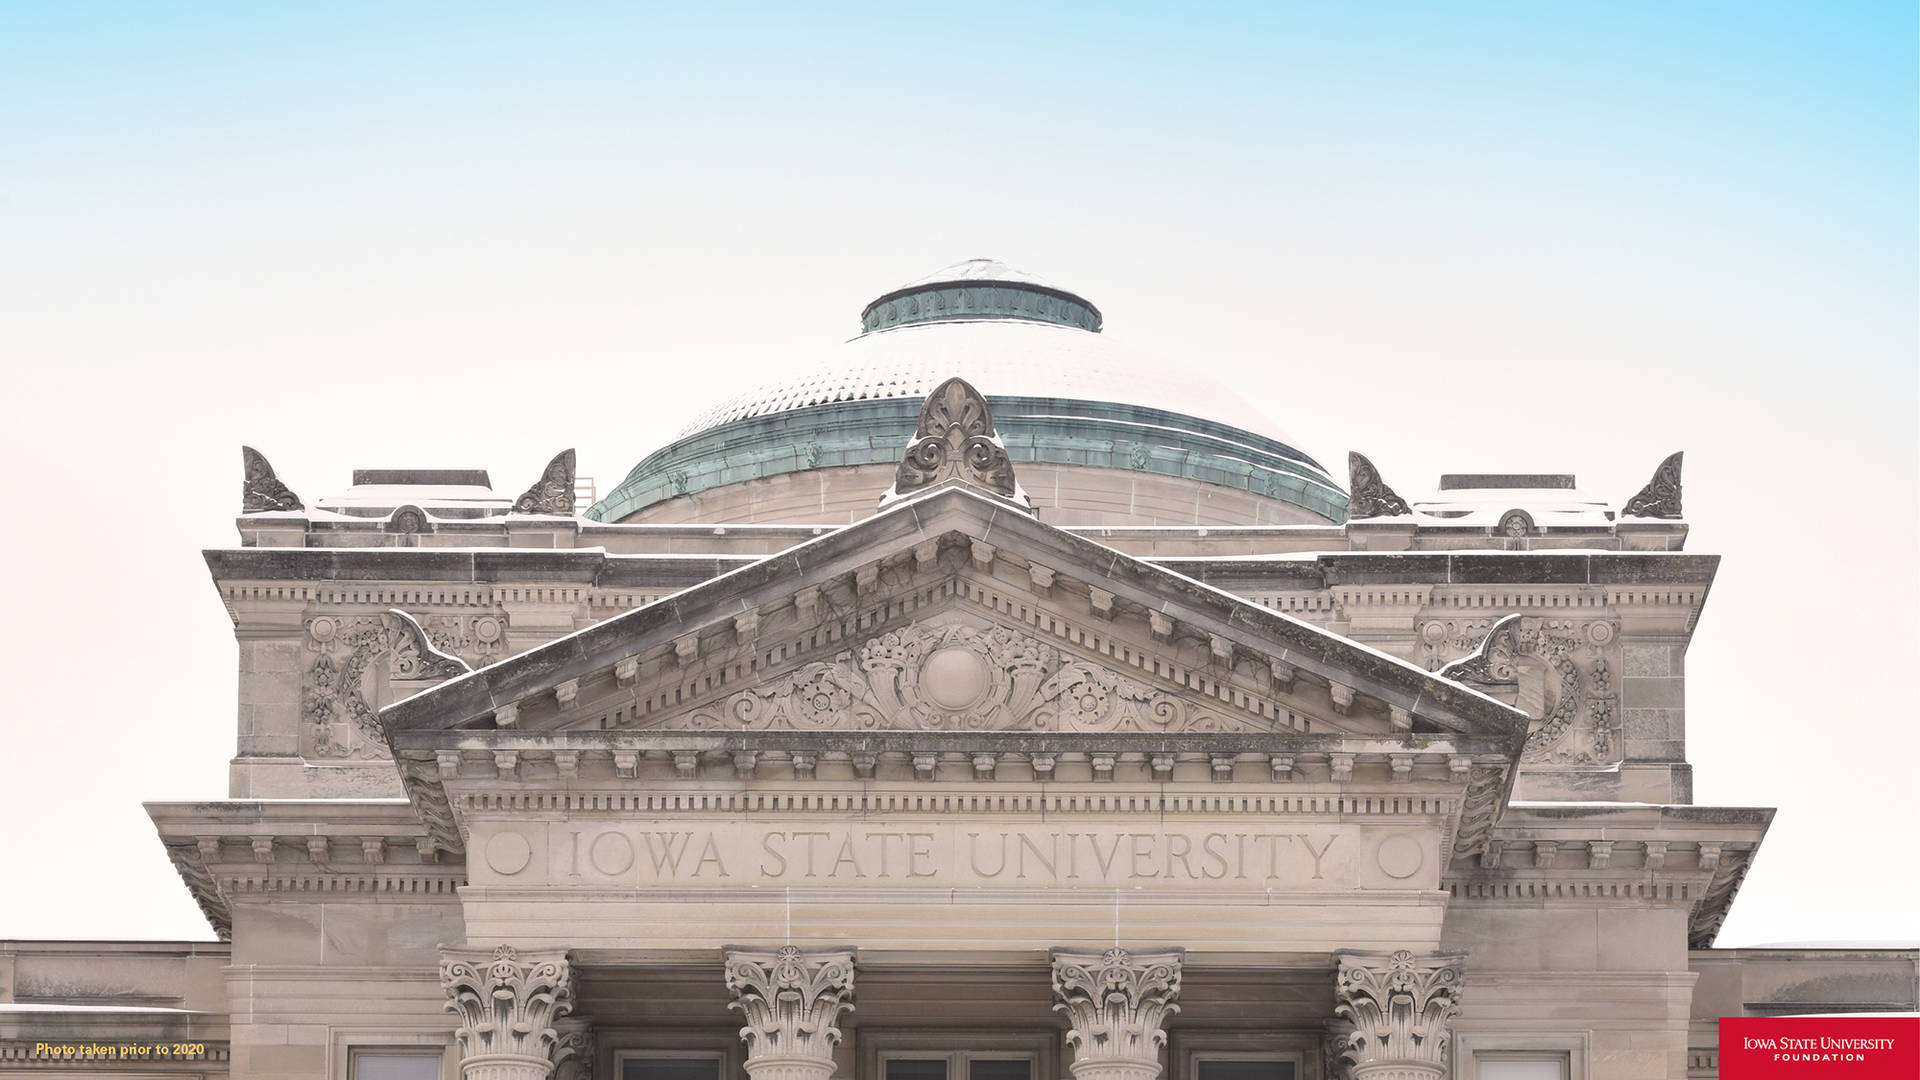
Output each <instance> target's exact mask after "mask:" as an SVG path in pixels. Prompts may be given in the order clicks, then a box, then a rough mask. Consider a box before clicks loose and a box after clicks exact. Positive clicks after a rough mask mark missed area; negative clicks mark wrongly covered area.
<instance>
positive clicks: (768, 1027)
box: [726, 945, 854, 1080]
mask: <svg viewBox="0 0 1920 1080" xmlns="http://www.w3.org/2000/svg"><path fill="white" fill-rule="evenodd" d="M853 976H854V964H853V951H852V950H851V949H821V950H809V949H802V948H799V947H798V946H794V945H783V946H781V947H780V948H779V949H777V950H774V951H772V952H765V951H760V950H754V949H740V948H729V949H727V950H726V981H727V991H728V993H730V994H731V995H732V998H733V1000H732V1001H730V1002H728V1005H727V1007H728V1008H731V1009H738V1010H739V1011H740V1013H741V1016H742V1017H743V1018H744V1019H745V1020H746V1024H745V1026H743V1027H741V1029H740V1038H741V1039H742V1040H744V1041H745V1042H746V1045H747V1063H746V1064H747V1074H748V1076H750V1077H752V1078H753V1080H827V1077H829V1076H831V1075H832V1074H833V1049H834V1047H836V1046H838V1045H840V1026H839V1022H840V1014H841V1013H843V1012H845V1011H847V1010H848V1009H851V1008H853Z"/></svg>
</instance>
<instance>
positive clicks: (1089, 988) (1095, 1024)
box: [1053, 946, 1182, 1080]
mask: <svg viewBox="0 0 1920 1080" xmlns="http://www.w3.org/2000/svg"><path fill="white" fill-rule="evenodd" d="M1181 955H1182V950H1179V949H1169V950H1165V951H1161V952H1152V953H1138V954H1135V953H1130V952H1128V951H1127V950H1125V949H1122V948H1119V947H1117V946H1116V947H1114V948H1111V949H1107V950H1105V951H1104V952H1075V951H1071V950H1067V949H1055V950H1054V951H1053V998H1054V1002H1053V1008H1054V1011H1055V1012H1062V1013H1065V1014H1066V1015H1067V1021H1068V1023H1070V1024H1071V1025H1072V1030H1070V1031H1068V1032H1067V1045H1068V1046H1069V1047H1071V1048H1072V1049H1073V1066H1072V1069H1073V1076H1074V1080H1154V1078H1155V1077H1157V1076H1159V1075H1160V1048H1161V1047H1163V1046H1165V1045H1166V1044H1167V1033H1166V1029H1165V1028H1164V1027H1163V1026H1162V1025H1163V1024H1164V1022H1165V1021H1166V1018H1167V1017H1168V1016H1170V1015H1172V1014H1174V1013H1177V1012H1179V1011H1180V1004H1179V999H1180V959H1181Z"/></svg>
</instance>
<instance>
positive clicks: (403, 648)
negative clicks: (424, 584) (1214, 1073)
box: [387, 608, 473, 679]
mask: <svg viewBox="0 0 1920 1080" xmlns="http://www.w3.org/2000/svg"><path fill="white" fill-rule="evenodd" d="M387 640H388V645H387V647H388V648H389V649H391V650H392V664H393V673H394V675H395V676H396V677H397V678H402V679H451V678H453V677H455V676H457V675H465V674H466V673H467V672H469V671H472V670H473V669H472V668H471V667H468V666H467V662H466V661H465V660H462V659H460V658H459V657H457V656H455V655H453V654H452V653H447V652H442V651H441V650H440V649H439V648H438V647H436V646H435V645H434V643H433V639H432V638H429V637H428V636H427V631H426V628H425V627H423V626H421V625H420V623H419V621H418V620H416V619H415V618H414V617H413V616H411V615H409V614H407V613H406V612H404V611H401V610H400V609H399V608H388V609H387Z"/></svg>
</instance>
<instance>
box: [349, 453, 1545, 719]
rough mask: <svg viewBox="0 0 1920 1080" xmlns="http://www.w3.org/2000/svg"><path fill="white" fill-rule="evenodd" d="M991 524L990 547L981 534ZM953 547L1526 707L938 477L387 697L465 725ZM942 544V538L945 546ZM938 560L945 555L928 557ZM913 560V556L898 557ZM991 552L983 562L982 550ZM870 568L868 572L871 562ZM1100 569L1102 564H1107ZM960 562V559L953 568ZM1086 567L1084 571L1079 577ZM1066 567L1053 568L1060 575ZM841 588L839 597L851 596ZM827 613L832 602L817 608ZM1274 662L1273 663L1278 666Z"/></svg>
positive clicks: (1119, 603)
mask: <svg viewBox="0 0 1920 1080" xmlns="http://www.w3.org/2000/svg"><path fill="white" fill-rule="evenodd" d="M982 536H992V537H994V543H993V544H991V545H989V544H986V543H984V542H982V541H981V540H980V539H978V538H979V537H982ZM930 541H931V542H934V543H935V544H937V545H940V546H944V547H949V548H951V547H953V546H956V545H971V548H972V558H973V559H974V560H975V561H976V562H981V563H982V565H983V566H990V565H991V564H992V562H993V561H994V560H995V559H996V558H1002V557H1004V558H1007V559H1009V560H1012V561H1015V562H1016V563H1017V565H1028V563H1029V561H1031V562H1034V563H1040V562H1044V566H1042V569H1044V570H1045V571H1046V574H1045V576H1044V579H1043V578H1042V577H1041V576H1040V575H1038V574H1037V573H1036V575H1035V580H1034V588H1035V589H1037V590H1042V591H1046V592H1049V593H1051V594H1059V595H1064V594H1065V593H1066V592H1069V591H1072V588H1070V585H1069V583H1070V582H1077V586H1074V587H1073V588H1077V589H1084V590H1086V591H1085V592H1075V593H1074V595H1076V596H1077V597H1080V596H1083V597H1085V598H1086V599H1084V600H1076V601H1075V602H1076V603H1084V604H1086V605H1087V606H1088V607H1089V608H1090V610H1091V614H1092V615H1093V616H1094V617H1096V618H1108V619H1111V618H1117V617H1120V616H1121V615H1124V614H1134V615H1135V617H1139V618H1141V619H1142V620H1143V621H1155V620H1157V622H1156V630H1158V628H1159V626H1160V625H1162V624H1164V626H1165V627H1166V628H1167V630H1166V632H1167V633H1177V632H1181V629H1180V628H1181V627H1182V626H1183V625H1184V626H1185V627H1186V632H1188V633H1195V634H1198V635H1199V636H1200V638H1201V640H1203V641H1204V640H1209V639H1213V640H1215V641H1216V642H1217V644H1216V649H1217V650H1224V652H1223V655H1226V656H1228V657H1229V658H1231V656H1232V655H1233V650H1245V651H1246V652H1247V653H1249V654H1250V655H1253V656H1257V657H1262V658H1265V659H1266V660H1267V661H1268V662H1269V663H1278V664H1279V665H1280V666H1281V667H1284V668H1285V669H1286V674H1287V675H1288V677H1289V678H1291V677H1292V676H1293V675H1294V674H1295V673H1306V674H1310V675H1312V676H1313V677H1315V678H1317V679H1324V680H1329V681H1332V682H1335V683H1343V684H1345V685H1346V686H1347V687H1348V688H1349V693H1351V691H1352V690H1362V691H1364V692H1365V693H1367V694H1369V695H1371V696H1373V697H1374V698H1377V699H1379V700H1381V701H1384V702H1385V703H1386V704H1387V705H1388V706H1391V707H1397V708H1401V709H1405V710H1408V711H1409V712H1410V713H1411V714H1412V715H1413V716H1415V717H1416V718H1423V719H1424V720H1426V721H1427V722H1432V723H1437V724H1439V725H1440V726H1442V727H1447V726H1455V725H1459V726H1473V725H1481V726H1485V727H1489V728H1493V729H1504V728H1507V727H1512V726H1517V723H1518V721H1517V720H1516V718H1517V717H1519V716H1520V715H1521V714H1519V713H1518V712H1517V711H1516V710H1511V709H1509V708H1507V707H1505V706H1502V705H1500V704H1499V703H1497V702H1495V701H1493V700H1492V699H1490V698H1486V697H1484V696H1482V695H1478V694H1474V693H1472V692H1471V691H1467V690H1464V689H1463V688H1460V687H1458V686H1456V685H1454V684H1451V683H1447V682H1445V681H1442V680H1437V679H1434V678H1433V677H1432V676H1431V675H1429V674H1428V673H1426V672H1425V671H1423V670H1422V669H1420V668H1418V667H1415V666H1414V665H1411V664H1406V663H1404V662H1400V661H1396V660H1394V659H1392V658H1390V657H1387V656H1385V655H1384V654H1381V653H1378V652H1375V651H1373V650H1371V649H1368V648H1366V647H1364V646H1360V645H1357V644H1355V643H1352V642H1349V641H1347V640H1345V639H1343V638H1340V637H1338V636H1337V635H1332V634H1329V633H1327V632H1326V631H1323V630H1320V629H1318V628H1317V627H1314V626H1312V625H1311V624H1308V623H1303V622H1300V621H1298V620H1295V619H1293V618H1290V617H1288V616H1284V615H1280V614H1278V613H1275V612H1272V611H1268V610H1266V609H1263V608H1261V607H1258V606H1257V605H1254V604H1251V603H1249V602H1247V601H1245V600H1243V599H1241V598H1239V597H1235V596H1232V595H1230V594H1227V593H1223V592H1219V591H1217V590H1214V589H1211V588H1208V587H1206V586H1204V585H1201V584H1199V583H1196V582H1194V581H1192V580H1189V579H1186V578H1183V577H1181V576H1180V575H1178V574H1174V573H1170V572H1167V571H1165V570H1161V569H1159V568H1157V567H1155V566H1153V565H1151V564H1149V563H1146V562H1142V561H1140V560H1136V559H1132V558H1129V557H1127V556H1124V555H1120V554H1119V553H1117V552H1114V551H1113V550H1112V549H1109V548H1102V547H1100V546H1098V545H1096V544H1092V543H1089V542H1087V541H1084V540H1081V539H1080V538H1078V537H1075V536H1072V535H1071V534H1068V533H1065V532H1062V531H1061V530H1058V529H1054V528H1051V527H1049V526H1046V525H1044V524H1041V523H1039V522H1036V521H1034V520H1032V519H1030V518H1027V517H1026V516H1025V515H1022V514H1017V513H1015V512H1012V511H1009V510H1006V509H1004V508H1001V507H998V506H996V505H994V504H993V503H992V502H991V501H989V500H987V499H984V498H982V497H980V496H977V495H974V494H972V493H970V492H968V491H966V490H964V489H955V488H948V489H940V490H936V491H935V492H934V493H933V494H931V495H928V496H925V497H923V498H919V499H914V500H910V501H907V502H903V503H900V504H897V505H896V506H895V507H893V508H892V509H890V510H888V511H885V512H883V513H881V514H878V515H876V516H874V517H872V518H868V519H866V520H865V521H862V522H859V523H857V524H855V525H851V526H848V527H847V528H845V529H843V530H840V531H839V532H836V533H833V534H830V535H828V536H824V537H821V538H818V539H816V540H814V541H811V542H809V543H807V544H803V545H801V546H799V547H797V548H794V549H792V550H790V551H788V552H785V553H783V554H782V555H780V556H778V557H776V558H769V559H765V560H761V561H759V562H756V563H754V564H753V565H751V566H747V567H744V568H742V569H740V570H738V571H735V572H734V573H732V574H728V575H725V576H723V577H721V578H717V579H715V580H713V581H709V582H706V583H705V584H703V585H700V586H697V587H695V588H693V589H690V590H688V591H687V592H685V593H682V594H679V595H677V596H675V597H673V598H672V599H671V600H670V601H666V602H662V603H658V604H653V605H650V606H648V607H647V608H644V609H641V610H638V611H634V612H631V613H628V614H626V615H623V616H620V617H617V618H613V619H609V620H607V621H605V622H603V623H600V624H598V625H596V626H593V627H589V628H588V629H585V630H582V631H579V632H577V633H574V634H572V635H569V636H567V637H563V638H560V639H559V640H557V641H554V642H551V643H549V644H548V645H545V646H542V647H540V648H538V649H534V650H532V651H530V652H528V653H525V654H522V655H521V656H518V657H515V658H513V659H511V660H507V661H504V662H502V663H500V664H496V665H494V666H492V667H490V668H487V669H484V670H483V671H480V672H476V673H475V674H474V675H473V676H470V677H467V678H463V679H456V680H453V681H452V682H450V683H446V684H443V685H442V686H440V687H438V688H436V689H435V690H433V691H430V692H429V693H426V694H422V695H419V696H417V697H415V698H412V699H409V700H408V701H406V702H401V703H398V704H396V705H394V706H389V707H388V709H387V710H386V711H385V712H384V713H383V717H384V718H385V720H386V722H387V723H389V724H390V725H391V726H393V727H395V728H399V729H406V728H412V727H422V726H429V725H431V726H456V725H465V724H471V723H474V722H476V721H482V720H484V719H485V718H487V717H489V716H492V715H493V714H494V713H495V711H496V710H497V709H499V708H500V707H502V706H504V705H513V706H516V707H517V706H518V703H519V702H521V701H522V700H524V699H526V698H529V697H532V696H534V695H537V694H539V693H541V692H542V691H544V690H547V689H549V688H550V687H551V686H552V685H553V684H555V683H558V682H562V681H568V680H585V679H588V678H604V677H606V676H607V675H608V673H609V672H612V671H614V670H615V668H616V665H619V664H622V663H633V662H640V663H645V662H649V661H650V660H652V659H653V657H655V656H657V655H660V654H661V650H663V649H666V648H668V647H669V646H670V645H671V647H672V648H673V650H674V651H675V652H676V654H677V655H681V656H682V657H684V655H685V654H684V653H683V652H681V650H680V642H681V641H682V640H683V639H686V638H687V637H688V636H689V634H690V633H691V634H692V635H696V640H697V635H699V634H701V633H704V632H705V628H707V627H709V626H717V627H718V628H720V629H721V630H724V629H725V627H726V626H727V625H728V624H732V623H733V622H734V620H735V617H736V616H739V615H742V614H745V615H747V616H749V617H750V618H752V619H753V620H754V621H756V622H757V621H758V620H759V619H760V618H761V617H762V615H763V613H764V612H769V611H774V610H779V609H780V605H782V604H787V605H789V608H790V607H791V606H794V605H799V601H798V600H796V599H795V594H796V591H798V592H800V593H811V596H812V600H811V601H810V602H809V603H807V604H805V605H804V606H803V610H805V611H819V610H820V608H821V606H822V605H820V604H819V594H820V593H821V592H822V591H824V590H825V589H827V588H839V589H844V590H845V593H846V594H847V595H848V596H858V595H860V594H861V593H863V592H865V591H867V590H866V589H865V588H863V587H862V586H863V585H866V584H867V582H868V581H872V580H877V578H878V573H877V572H878V570H879V569H881V568H884V567H887V566H889V565H904V566H908V567H910V568H911V571H912V572H919V571H921V570H922V569H923V565H922V564H923V562H925V561H926V560H923V558H922V553H923V552H926V551H928V550H929V549H928V548H927V545H928V543H929V542H930ZM935 550H936V552H937V549H935ZM931 557H932V558H937V554H936V555H934V556H931ZM903 558H905V559H908V562H907V563H905V564H900V563H898V560H900V559H903ZM982 560H984V561H982ZM869 566H871V567H874V568H875V570H876V573H875V575H874V577H872V578H863V576H862V573H861V571H862V568H864V567H869ZM1093 568H1098V569H1097V570H1095V569H1093ZM946 572H951V571H946ZM1075 574H1080V575H1083V577H1082V578H1078V579H1076V578H1075V577H1074V576H1073V575H1075ZM1055 575H1058V577H1057V579H1056V576H1055ZM844 603H845V601H844V600H836V604H838V605H843V604H844ZM821 614H824V611H822V612H821ZM1276 670H1277V669H1276Z"/></svg>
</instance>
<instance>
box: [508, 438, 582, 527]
mask: <svg viewBox="0 0 1920 1080" xmlns="http://www.w3.org/2000/svg"><path fill="white" fill-rule="evenodd" d="M573 491H574V479H573V448H572V447H568V448H567V449H565V450H562V451H560V453H558V454H556V455H554V459H553V460H552V461H549V462H547V468H546V471H545V472H543V473H541V474H540V479H539V480H537V481H535V482H534V485H533V486H532V487H530V488H528V489H527V490H526V491H524V492H522V493H521V495H520V497H519V498H518V499H515V500H514V501H513V512H514V513H516V514H566V515H569V516H571V515H572V514H573Z"/></svg>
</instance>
